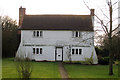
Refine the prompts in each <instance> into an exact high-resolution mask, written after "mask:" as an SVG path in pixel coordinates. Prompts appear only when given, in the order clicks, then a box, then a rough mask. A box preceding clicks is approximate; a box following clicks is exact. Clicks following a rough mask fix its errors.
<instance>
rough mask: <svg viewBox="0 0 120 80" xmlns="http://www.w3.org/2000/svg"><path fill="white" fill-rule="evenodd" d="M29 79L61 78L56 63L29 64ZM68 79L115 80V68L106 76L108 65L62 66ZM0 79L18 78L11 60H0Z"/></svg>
mask: <svg viewBox="0 0 120 80" xmlns="http://www.w3.org/2000/svg"><path fill="white" fill-rule="evenodd" d="M31 63H32V67H33V69H32V75H31V78H61V75H60V73H59V70H58V63H57V62H31ZM64 67H65V69H66V70H67V72H68V75H69V77H70V78H117V77H118V75H117V70H118V68H117V66H116V65H114V75H113V76H109V75H108V69H109V68H108V67H109V66H108V65H80V64H64ZM2 78H19V76H18V73H17V71H16V66H15V62H14V61H13V58H5V59H3V60H2Z"/></svg>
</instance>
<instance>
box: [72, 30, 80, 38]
mask: <svg viewBox="0 0 120 80" xmlns="http://www.w3.org/2000/svg"><path fill="white" fill-rule="evenodd" d="M76 33H77V35H78V36H76ZM72 37H73V38H80V37H81V32H80V31H73V32H72Z"/></svg>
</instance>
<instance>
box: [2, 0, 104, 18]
mask: <svg viewBox="0 0 120 80" xmlns="http://www.w3.org/2000/svg"><path fill="white" fill-rule="evenodd" d="M85 1H88V3H89V4H88V5H89V6H91V8H95V9H97V8H98V7H101V6H103V5H104V4H103V3H104V1H105V0H85ZM20 6H23V7H25V8H26V14H81V15H82V14H89V13H90V12H89V10H88V9H87V8H86V6H85V5H84V3H83V0H0V15H2V16H3V15H8V16H10V17H11V18H13V19H16V20H18V16H19V7H20Z"/></svg>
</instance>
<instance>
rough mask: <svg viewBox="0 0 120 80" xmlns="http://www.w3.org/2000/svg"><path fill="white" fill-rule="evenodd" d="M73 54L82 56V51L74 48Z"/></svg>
mask: <svg viewBox="0 0 120 80" xmlns="http://www.w3.org/2000/svg"><path fill="white" fill-rule="evenodd" d="M71 52H72V55H81V54H82V49H80V48H73V49H72V51H71Z"/></svg>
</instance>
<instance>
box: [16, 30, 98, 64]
mask: <svg viewBox="0 0 120 80" xmlns="http://www.w3.org/2000/svg"><path fill="white" fill-rule="evenodd" d="M81 35H82V36H81V37H80V38H73V37H72V31H49V30H48V31H47V30H43V37H33V30H22V31H21V44H20V47H19V49H18V52H19V51H23V52H22V53H23V54H22V55H23V56H24V57H29V58H31V59H35V60H36V61H43V60H47V61H55V48H56V47H59V46H60V47H61V46H62V47H63V61H68V60H69V58H68V53H70V54H71V52H70V51H69V48H70V47H69V46H71V48H78V47H79V48H81V49H82V54H81V55H72V56H71V58H72V61H84V60H85V58H90V57H91V55H92V52H93V55H94V56H93V57H94V64H97V55H96V52H95V50H94V47H93V45H94V44H93V43H94V38H93V37H94V32H88V31H82V32H81ZM33 48H42V49H43V54H33V53H32V52H33ZM20 55H21V52H19V53H18V54H17V56H20Z"/></svg>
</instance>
